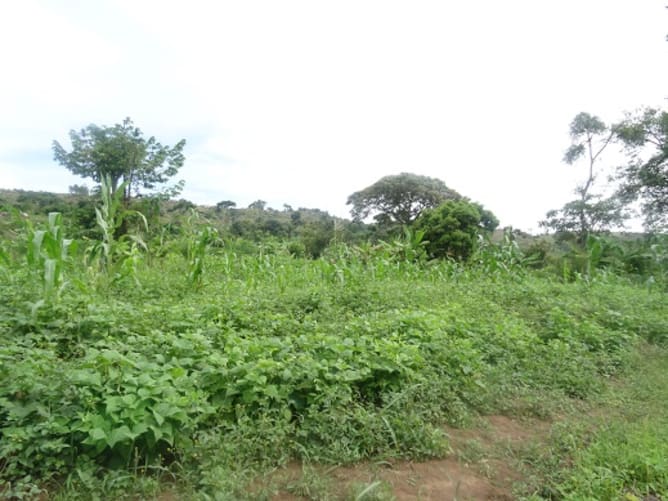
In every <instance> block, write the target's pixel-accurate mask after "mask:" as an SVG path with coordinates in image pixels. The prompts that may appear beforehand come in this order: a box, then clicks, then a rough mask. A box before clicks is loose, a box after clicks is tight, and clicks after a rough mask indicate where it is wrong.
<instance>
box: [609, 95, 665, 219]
mask: <svg viewBox="0 0 668 501" xmlns="http://www.w3.org/2000/svg"><path fill="white" fill-rule="evenodd" d="M617 136H618V137H619V139H620V140H621V141H622V142H623V143H624V145H625V146H626V147H627V149H628V150H629V152H630V153H631V159H632V160H631V163H630V165H628V166H626V167H623V168H622V169H621V179H622V185H621V187H620V190H619V195H620V196H621V198H622V199H623V200H624V201H626V202H633V201H636V200H640V202H641V207H642V212H643V216H644V218H645V226H646V227H647V228H648V229H654V230H659V231H660V230H662V229H666V228H668V112H666V111H660V110H657V109H654V108H645V109H644V110H641V111H640V112H638V113H636V114H635V115H631V116H629V117H627V119H626V120H624V121H623V122H622V123H621V124H620V125H619V127H618V129H617ZM648 147H649V148H650V150H651V154H650V156H649V158H645V159H642V158H641V156H642V154H643V153H644V152H646V151H647V149H648Z"/></svg>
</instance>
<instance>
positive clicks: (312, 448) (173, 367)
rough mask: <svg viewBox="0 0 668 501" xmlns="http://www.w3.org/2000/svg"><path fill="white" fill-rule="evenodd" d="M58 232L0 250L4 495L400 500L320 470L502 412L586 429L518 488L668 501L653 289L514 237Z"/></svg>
mask: <svg viewBox="0 0 668 501" xmlns="http://www.w3.org/2000/svg"><path fill="white" fill-rule="evenodd" d="M50 224H51V226H49V225H48V223H47V222H44V223H43V224H41V225H39V224H38V225H36V227H35V228H33V227H32V226H31V225H29V224H28V225H24V226H20V225H18V224H17V225H16V226H13V227H12V229H11V233H10V232H9V231H8V232H6V233H5V235H6V236H5V238H3V240H2V247H1V249H2V254H1V255H2V258H1V260H0V262H1V263H2V264H1V265H0V296H1V297H2V301H0V335H1V336H2V343H1V345H0V458H1V459H0V493H1V494H2V495H3V496H6V497H13V496H14V497H27V498H30V497H37V496H39V495H40V493H41V495H42V496H46V497H47V498H56V499H91V498H94V497H98V498H106V499H120V498H128V499H143V498H152V497H158V498H160V496H163V497H162V499H173V498H178V499H181V498H183V499H191V498H195V499H272V498H273V497H275V496H278V495H282V494H281V493H288V494H290V493H291V494H290V495H291V496H293V497H292V498H290V499H300V498H304V499H394V498H395V494H394V493H393V491H392V485H390V484H389V483H387V482H385V481H376V482H373V481H370V482H367V483H361V484H351V485H350V486H347V487H346V488H345V489H344V490H342V489H341V488H340V487H339V488H337V486H336V485H332V484H331V483H327V482H328V480H327V473H326V472H327V471H328V470H327V468H328V465H331V466H337V465H353V467H357V468H362V467H364V465H369V464H378V463H379V462H393V461H399V460H414V461H417V462H419V461H422V460H428V459H433V458H447V457H451V456H452V454H453V450H454V449H453V447H452V444H451V443H450V440H449V438H450V434H449V433H448V431H447V430H448V429H457V428H459V429H461V428H463V429H467V428H471V427H475V426H476V423H477V422H478V421H477V420H478V419H479V418H480V416H490V415H504V416H509V417H511V418H513V419H538V420H541V421H543V422H545V423H550V426H552V424H554V425H555V426H557V427H558V425H559V423H561V422H566V423H573V426H574V427H575V426H576V424H577V426H581V427H586V430H587V432H586V433H584V432H582V433H581V434H580V435H578V434H577V433H574V432H573V433H574V434H569V435H568V436H569V437H570V439H569V440H568V441H566V442H568V444H570V445H569V446H568V447H566V445H564V440H563V436H564V435H563V433H562V435H560V436H556V438H555V437H553V438H552V440H554V442H553V443H552V445H551V446H550V448H549V449H548V450H549V451H550V454H551V455H550V454H544V453H538V452H536V451H534V452H533V453H532V452H531V451H524V452H522V453H519V452H517V454H516V455H517V457H516V458H515V459H517V460H518V461H524V462H525V463H527V462H530V463H531V464H533V465H534V467H533V468H532V469H529V470H523V471H524V473H523V474H522V475H523V478H520V479H518V481H517V482H515V484H514V486H513V489H514V490H513V492H514V494H513V495H514V496H517V497H531V496H533V497H534V498H536V496H547V498H550V497H551V498H554V499H558V498H560V497H564V496H565V497H566V498H568V499H583V498H586V497H587V496H588V497H589V498H590V499H618V498H622V497H623V496H627V499H635V498H633V497H628V496H637V498H638V499H642V497H643V496H645V495H649V494H652V495H656V496H666V493H667V492H668V464H667V463H666V457H668V456H667V454H666V452H667V451H666V448H665V444H666V443H668V440H666V439H667V437H666V436H665V430H666V429H667V427H666V426H665V424H666V419H667V417H668V409H666V406H665V401H666V400H668V398H665V397H666V395H665V388H666V385H665V382H666V371H667V370H668V369H667V368H666V364H665V362H666V357H665V351H663V348H661V346H665V345H666V342H667V341H668V301H666V293H665V291H664V290H663V289H662V288H661V287H659V286H658V285H656V284H654V285H652V284H651V283H643V282H639V281H637V280H631V279H629V278H625V277H623V276H619V275H617V274H614V273H607V272H605V270H602V271H600V272H597V273H590V274H588V275H579V274H577V275H574V276H570V277H569V278H568V279H567V280H564V279H563V277H559V276H557V275H554V274H551V273H546V272H540V271H538V272H536V271H528V270H527V269H525V268H524V267H522V266H521V265H520V263H519V261H518V260H517V259H516V257H517V256H516V255H515V254H513V252H511V251H512V249H510V250H509V248H508V247H507V246H506V247H504V244H499V245H497V246H491V245H490V246H489V247H487V248H486V250H485V251H484V253H481V254H478V255H477V257H476V258H475V259H474V260H473V261H472V262H471V263H468V264H460V263H457V262H453V261H447V260H440V261H426V260H425V259H424V258H423V256H422V257H421V255H420V254H419V253H418V252H416V251H415V249H413V248H411V246H410V245H409V243H407V242H404V243H402V242H401V241H395V242H394V244H383V245H376V246H372V245H362V246H353V245H346V244H336V243H335V244H332V245H330V246H329V247H328V248H327V249H326V251H325V252H324V254H323V255H322V256H321V257H320V258H318V259H305V258H300V257H294V256H293V255H292V254H291V253H290V252H289V245H288V244H276V243H274V244H272V245H268V244H267V245H264V244H262V243H260V244H252V245H251V244H250V243H246V244H244V245H241V244H240V242H239V241H233V240H225V239H222V240H221V239H218V238H213V236H214V235H213V234H214V233H215V232H214V230H213V229H212V228H210V227H205V226H199V227H196V228H195V230H196V231H195V230H193V231H192V232H191V233H190V234H183V235H182V236H181V237H179V238H178V239H177V238H174V239H173V240H171V241H156V242H154V243H152V244H151V245H150V246H149V247H148V250H149V252H146V251H145V250H144V249H143V246H142V245H139V244H137V242H136V241H133V240H131V239H120V240H115V239H114V238H113V236H111V235H107V236H106V237H105V234H103V235H102V237H101V238H100V240H99V241H97V242H96V241H82V242H80V245H79V246H78V247H76V245H75V243H70V242H69V241H68V240H67V239H66V238H65V235H63V234H62V231H63V227H62V221H61V220H60V218H59V217H58V216H55V215H54V216H53V217H52V218H51V221H50ZM36 228H43V230H39V229H36ZM103 233H104V232H103ZM105 243H106V245H108V246H109V247H108V248H105V247H104V245H105ZM643 350H644V351H643ZM647 350H651V353H652V356H651V357H648V358H647V360H648V361H647V364H646V365H647V367H648V369H647V374H650V375H651V379H650V380H641V381H639V382H638V381H636V379H637V375H638V370H637V368H638V358H637V357H638V353H641V352H642V353H648V351H647ZM634 367H635V369H634ZM640 367H641V369H640V370H641V371H643V370H644V369H643V365H642V364H640ZM649 368H651V369H652V371H650V370H649ZM634 377H635V378H636V379H633V378H634ZM661 378H663V379H661ZM634 381H635V382H634ZM661 381H663V383H660V382H661ZM611 382H617V383H615V384H618V385H622V384H628V385H631V386H629V387H630V388H636V389H638V388H639V389H638V390H637V391H635V390H634V391H630V390H628V389H626V390H625V389H623V388H622V387H621V386H618V387H617V388H618V390H619V391H617V390H615V388H616V387H615V386H614V385H613V386H611ZM633 384H635V386H633ZM653 384H656V385H657V386H656V388H654V387H653V386H652V385H653ZM643 385H644V386H643ZM624 392H626V393H624ZM622 396H623V398H626V399H627V400H625V403H623V405H622V404H620V403H619V402H620V401H618V400H619V399H621V398H622ZM615 399H618V400H615ZM602 401H605V403H606V405H607V406H608V407H609V409H608V410H607V411H606V414H605V415H604V416H603V417H601V419H599V421H596V419H593V420H591V421H588V422H587V423H586V424H583V423H582V422H581V419H580V418H579V417H578V412H579V411H578V409H580V410H581V409H582V408H583V407H582V406H585V405H591V406H595V405H598V404H597V403H600V402H602ZM662 402H663V403H662ZM613 408H614V409H621V410H620V411H619V412H617V411H615V412H613V411H611V410H610V409H613ZM614 409H613V410H614ZM624 409H625V410H626V412H622V411H623V410H624ZM634 409H635V410H636V411H637V413H638V414H639V415H637V416H636V417H637V419H636V418H634V417H633V415H632V416H630V417H629V413H631V414H632V412H631V411H633V410H634ZM643 409H647V415H642V416H641V415H640V414H642V413H643ZM611 413H612V414H611ZM609 416H612V417H610V419H611V420H612V421H611V422H612V423H613V425H611V426H610V427H608V428H605V429H602V428H601V424H603V423H605V422H607V421H608V420H609V419H608V417H609ZM453 427H454V428H453ZM573 429H575V428H573ZM571 431H572V430H569V432H571ZM560 437H561V438H560ZM559 440H561V442H559ZM469 446H470V444H469ZM610 448H612V451H611V450H610ZM469 449H470V447H469ZM474 449H475V447H474ZM469 452H471V451H470V450H469ZM469 455H470V456H479V457H477V459H476V457H473V461H474V462H475V461H476V460H478V461H480V460H481V459H482V458H483V456H484V454H476V453H475V451H474V453H473V454H469ZM513 457H514V456H513ZM527 458H531V460H530V461H529V460H528V459H527ZM565 458H568V460H567V461H565V460H564V459H565ZM601 458H602V459H601ZM295 461H296V462H297V463H295ZM597 461H598V462H599V463H601V464H599V463H597ZM295 464H300V465H302V468H312V470H304V469H303V470H302V471H303V472H304V478H302V480H300V481H298V482H297V483H295V481H294V479H293V480H292V481H290V482H287V481H284V480H281V477H280V475H274V476H273V477H272V476H267V475H268V472H272V471H274V472H276V471H279V472H280V471H281V468H283V467H286V465H288V466H289V465H295ZM355 465H357V466H355ZM276 468H279V470H276ZM603 468H605V469H603ZM308 472H311V473H310V477H309V476H308V475H307V474H306V473H308ZM313 472H316V473H313ZM606 475H607V477H606ZM601 476H603V477H605V478H602V477H601ZM307 477H308V478H307ZM309 478H310V480H309ZM595 479H598V480H595ZM300 482H301V483H300ZM309 482H310V483H309ZM319 483H321V484H322V485H320V484H319ZM599 486H600V487H599ZM596 489H599V490H596ZM165 496H167V497H165ZM279 499H283V498H279ZM434 499H435V498H434Z"/></svg>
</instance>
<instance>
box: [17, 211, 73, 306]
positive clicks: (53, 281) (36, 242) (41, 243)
mask: <svg viewBox="0 0 668 501" xmlns="http://www.w3.org/2000/svg"><path fill="white" fill-rule="evenodd" d="M62 220H63V217H62V214H60V213H59V212H50V213H49V217H48V228H47V229H46V230H33V229H32V228H29V229H28V247H27V252H26V260H27V262H28V266H29V267H30V268H31V269H33V270H35V271H36V272H37V273H39V276H40V280H41V284H42V292H43V296H44V299H50V298H53V297H54V296H57V295H58V294H59V293H60V291H61V290H62V289H63V288H64V286H65V285H66V282H65V281H64V278H63V271H64V268H65V267H66V266H67V264H68V263H69V262H70V254H71V252H73V250H74V247H75V243H74V241H73V240H71V239H66V238H65V237H64V234H63V226H62Z"/></svg>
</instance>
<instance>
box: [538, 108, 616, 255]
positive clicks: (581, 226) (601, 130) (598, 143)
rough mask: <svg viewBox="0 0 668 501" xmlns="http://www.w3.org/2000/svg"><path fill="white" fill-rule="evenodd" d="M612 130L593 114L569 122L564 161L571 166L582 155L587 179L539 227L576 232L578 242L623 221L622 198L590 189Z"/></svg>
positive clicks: (548, 214) (612, 137)
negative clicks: (569, 138) (568, 139)
mask: <svg viewBox="0 0 668 501" xmlns="http://www.w3.org/2000/svg"><path fill="white" fill-rule="evenodd" d="M615 130H616V128H615V127H610V126H607V125H606V124H605V123H604V122H603V121H602V120H601V119H600V118H598V117H597V116H595V115H590V114H589V113H585V112H582V113H578V114H577V115H576V116H575V118H574V119H573V120H572V122H571V124H570V136H571V145H570V146H569V147H568V149H567V150H566V153H565V154H564V159H563V160H564V162H566V163H567V164H569V165H573V164H574V163H575V162H577V161H578V160H581V159H583V158H584V159H585V161H586V164H587V178H586V180H585V182H584V183H583V184H581V185H580V186H578V187H577V188H576V189H575V193H576V195H577V196H578V198H577V199H576V200H573V201H571V202H568V203H567V204H565V205H564V206H563V207H562V208H561V209H558V210H552V211H549V212H548V213H547V218H546V219H545V220H544V221H542V222H541V223H540V224H541V226H543V227H546V228H549V229H552V230H555V231H558V232H569V233H575V234H576V235H577V236H578V240H579V241H580V242H585V241H586V239H587V235H589V234H590V233H592V232H597V231H602V230H605V229H608V228H610V227H612V226H615V225H618V224H621V223H622V221H623V220H624V219H625V217H626V215H625V212H624V211H623V209H622V204H621V201H620V200H619V199H618V198H617V197H615V196H612V197H609V198H603V197H602V196H601V195H598V194H594V193H593V192H592V188H593V186H594V182H595V181H596V176H597V174H598V172H597V167H598V164H599V160H600V157H601V154H602V153H603V152H604V151H605V150H606V149H607V148H608V146H610V144H612V142H613V139H614V138H615Z"/></svg>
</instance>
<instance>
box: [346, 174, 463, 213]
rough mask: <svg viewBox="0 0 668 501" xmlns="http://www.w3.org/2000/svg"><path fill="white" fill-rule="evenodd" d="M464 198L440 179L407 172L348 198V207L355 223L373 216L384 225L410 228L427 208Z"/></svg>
mask: <svg viewBox="0 0 668 501" xmlns="http://www.w3.org/2000/svg"><path fill="white" fill-rule="evenodd" d="M461 198H462V197H461V195H460V194H459V193H457V192H456V191H454V190H452V189H450V188H448V187H447V186H446V184H445V183H444V182H443V181H441V180H440V179H436V178H433V177H427V176H420V175H417V174H410V173H407V172H403V173H401V174H398V175H394V176H385V177H383V178H381V179H380V180H378V181H376V182H375V183H374V184H372V185H371V186H369V187H367V188H364V189H363V190H361V191H356V192H355V193H353V194H352V195H350V196H349V197H348V202H347V205H352V209H351V210H350V213H351V215H352V216H353V219H354V220H355V221H361V220H363V219H366V218H367V217H369V216H370V215H373V218H374V219H375V220H376V221H377V222H378V223H380V224H385V225H392V224H402V225H410V224H411V223H413V221H415V219H416V218H417V217H418V216H419V215H420V213H421V212H422V211H423V210H424V209H427V208H430V207H436V206H438V205H440V204H441V203H443V202H444V201H446V200H459V199H461Z"/></svg>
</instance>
